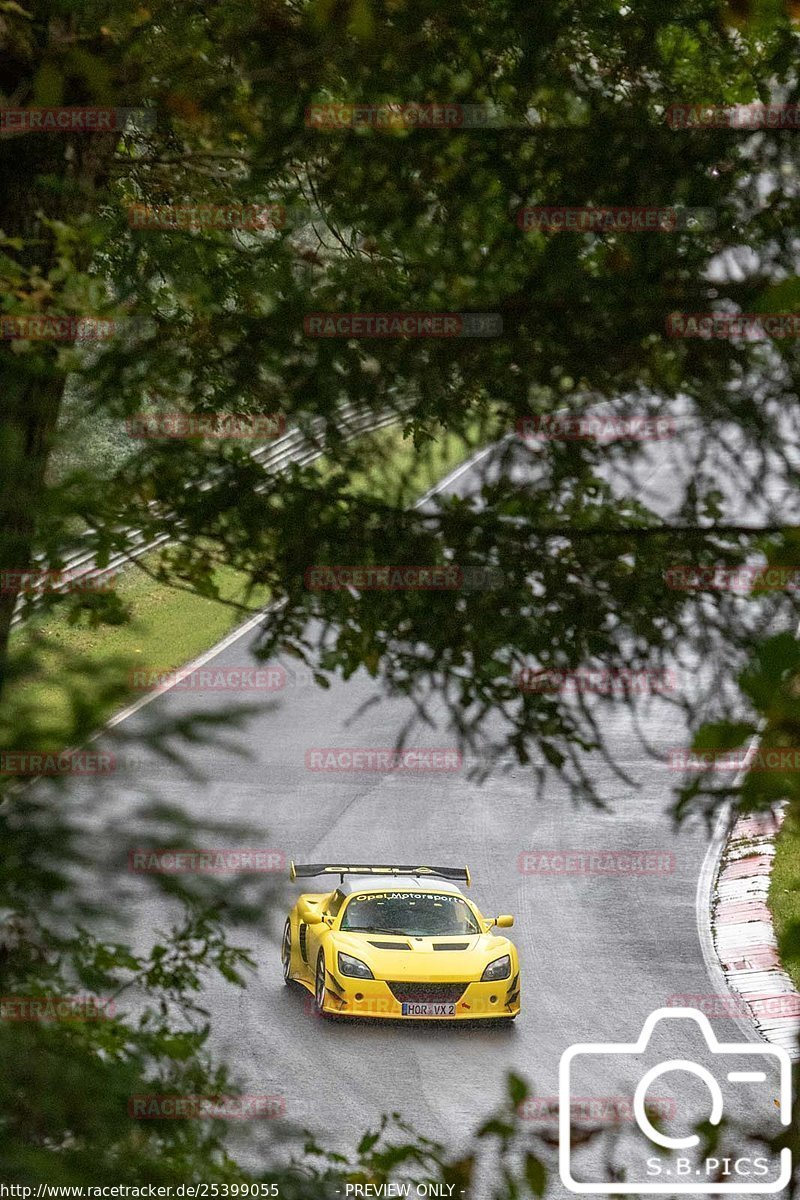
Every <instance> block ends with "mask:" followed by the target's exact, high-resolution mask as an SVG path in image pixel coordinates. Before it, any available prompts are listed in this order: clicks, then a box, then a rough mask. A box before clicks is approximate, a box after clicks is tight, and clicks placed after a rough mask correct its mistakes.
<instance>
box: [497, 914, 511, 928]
mask: <svg viewBox="0 0 800 1200" xmlns="http://www.w3.org/2000/svg"><path fill="white" fill-rule="evenodd" d="M494 923H495V925H496V926H497V928H498V929H510V928H511V926H512V925H513V924H514V918H513V917H512V916H509V915H505V916H502V917H495V921H494Z"/></svg>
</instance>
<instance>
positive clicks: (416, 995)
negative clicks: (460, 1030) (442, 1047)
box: [324, 971, 520, 1021]
mask: <svg viewBox="0 0 800 1200" xmlns="http://www.w3.org/2000/svg"><path fill="white" fill-rule="evenodd" d="M456 992H459V993H460V994H459V995H458V998H456V995H455V993H456ZM404 1001H405V1002H406V1003H407V1004H411V1005H412V1006H413V1005H414V1004H415V1003H420V1002H421V1003H434V1004H436V1003H437V1002H439V1003H447V1002H449V1003H453V1004H454V1011H453V1012H452V1014H450V1013H448V1015H446V1016H438V1015H437V1016H429V1015H420V1014H418V1013H416V1012H414V1011H411V1012H406V1013H404V1011H403V1003H404ZM324 1011H325V1012H326V1013H330V1014H331V1015H332V1016H333V1015H335V1016H342V1017H374V1018H378V1019H381V1020H390V1021H393V1020H400V1021H409V1020H424V1021H443V1020H444V1021H448V1020H450V1021H485V1020H487V1019H488V1020H491V1019H493V1018H505V1019H506V1020H508V1019H509V1018H510V1017H516V1016H517V1014H518V1013H519V1011H520V981H519V974H518V973H516V974H515V975H513V976H512V977H511V978H510V979H502V980H497V981H495V982H490V983H481V982H476V981H465V982H463V983H458V984H453V983H449V984H436V983H422V982H418V983H410V982H407V981H405V980H404V981H392V982H391V983H390V982H388V981H385V980H382V979H354V978H351V977H350V976H340V975H339V974H338V973H337V974H336V975H334V974H333V973H332V972H331V971H328V979H327V987H326V995H325V1006H324Z"/></svg>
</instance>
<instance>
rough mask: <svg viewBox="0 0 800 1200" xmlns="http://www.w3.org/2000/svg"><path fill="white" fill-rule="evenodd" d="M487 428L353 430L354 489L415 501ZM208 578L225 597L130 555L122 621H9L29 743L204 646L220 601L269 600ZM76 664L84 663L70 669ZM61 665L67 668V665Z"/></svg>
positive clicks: (223, 606)
mask: <svg viewBox="0 0 800 1200" xmlns="http://www.w3.org/2000/svg"><path fill="white" fill-rule="evenodd" d="M493 432H494V431H493V430H487V431H486V432H485V433H484V434H483V435H481V434H480V432H479V431H478V429H477V427H475V428H473V429H472V430H471V431H470V433H469V434H468V435H467V438H466V439H464V438H462V437H459V436H457V435H455V434H445V435H443V436H442V437H441V438H439V439H437V440H436V441H434V442H428V443H426V444H425V445H424V446H423V447H422V448H421V449H419V450H417V449H415V447H414V445H413V443H412V441H411V439H410V438H404V437H403V434H402V430H401V429H400V428H399V427H397V426H392V427H389V428H386V429H382V430H378V431H377V432H376V433H374V434H368V435H365V436H364V437H363V438H361V439H360V440H359V455H360V458H361V461H362V462H363V463H365V464H366V465H365V467H364V469H363V470H359V471H358V472H357V473H356V474H355V475H354V476H353V477H352V480H351V484H350V490H351V491H352V492H353V493H354V494H357V493H360V494H364V493H371V494H373V495H375V496H377V497H380V498H383V499H386V500H392V501H397V500H398V498H402V500H404V501H405V502H406V503H411V502H413V500H414V499H415V498H416V497H418V496H421V495H423V494H424V493H425V492H426V491H427V490H428V489H429V488H430V487H432V486H433V485H434V484H435V483H436V482H437V481H438V480H440V479H441V478H443V476H444V475H446V474H447V473H448V472H449V471H450V470H452V469H453V468H454V467H455V466H457V465H458V464H459V463H460V462H462V461H463V460H464V459H465V458H467V457H468V456H469V454H470V453H471V452H472V450H473V449H474V448H475V446H477V445H480V444H481V442H483V441H487V440H489V438H490V436H491V434H492V433H493ZM318 469H319V471H320V474H321V476H322V477H323V478H324V477H325V476H326V475H327V474H328V473H329V472H330V471H331V470H332V469H333V468H332V466H331V464H329V463H326V461H325V460H324V459H320V460H319V463H318ZM143 562H144V563H145V564H147V562H148V559H147V558H145V559H144V560H143ZM214 582H215V583H216V585H217V587H218V589H219V593H220V596H221V597H222V598H223V599H222V600H215V599H207V598H205V597H202V596H198V595H195V594H194V593H190V592H187V591H185V590H184V589H183V588H180V587H172V586H169V585H167V584H164V583H160V582H157V581H155V580H153V579H151V578H150V576H149V575H147V574H146V573H145V572H144V571H143V570H141V568H139V567H137V566H135V565H133V566H130V567H128V568H126V569H125V570H123V571H122V572H121V573H120V575H119V577H118V580H117V585H116V589H115V591H116V594H117V595H118V597H119V599H120V601H121V602H122V603H123V604H124V605H125V607H126V608H127V609H128V610H129V612H130V620H129V621H127V622H126V623H124V624H119V625H107V624H104V625H97V626H94V627H90V626H87V625H71V624H69V623H68V621H67V619H66V616H65V615H64V614H63V613H62V612H61V611H60V610H59V609H58V608H56V609H55V610H53V611H52V612H51V613H49V614H47V615H46V616H41V617H35V618H34V619H33V620H32V621H30V622H28V623H27V624H26V625H25V626H23V627H21V628H18V629H17V630H15V631H14V633H13V634H12V641H11V654H12V662H13V660H14V659H15V658H16V660H17V661H19V662H20V663H21V661H22V659H23V657H24V656H25V655H26V654H27V653H28V651H29V650H30V648H31V646H32V645H33V644H34V643H35V645H36V654H37V661H38V668H37V671H36V674H35V675H33V676H30V675H28V676H27V677H26V678H25V682H24V684H20V685H19V686H18V687H16V688H10V689H9V692H10V693H11V696H10V699H11V701H12V707H13V706H14V705H17V706H19V709H20V711H24V714H25V719H26V725H28V726H32V727H33V733H32V736H33V739H34V743H35V744H36V745H38V746H40V747H42V748H45V747H46V748H53V749H57V748H59V747H60V746H63V744H64V742H63V731H64V730H65V729H70V728H73V727H74V725H75V717H76V711H77V710H79V709H80V707H81V706H86V707H87V708H88V707H90V706H91V707H92V711H93V712H94V711H96V721H97V724H100V723H102V721H103V720H106V719H108V717H110V716H111V715H112V714H113V713H114V711H116V710H117V709H119V708H120V707H121V706H122V705H123V704H124V703H126V702H128V701H129V700H130V699H131V698H132V697H133V696H134V695H138V694H139V693H134V691H133V690H132V689H131V687H130V685H129V675H130V671H131V669H132V668H133V667H135V666H136V665H142V666H146V667H157V668H159V669H160V670H164V671H168V670H172V669H174V668H176V667H179V666H182V665H183V664H184V663H186V662H189V661H190V660H191V659H193V658H196V657H197V656H198V655H200V654H202V653H203V652H204V651H205V650H208V649H210V647H212V646H213V645H215V643H216V642H218V641H219V640H220V639H221V638H223V637H224V636H225V635H226V634H227V633H229V632H230V631H231V630H232V629H234V628H235V627H236V626H237V625H239V624H240V623H241V622H242V619H243V615H242V612H241V609H238V608H235V607H232V606H231V605H230V603H225V602H224V601H236V602H239V603H247V605H248V607H250V608H261V607H263V606H264V605H265V604H266V603H267V602H268V601H269V595H268V594H267V592H266V590H265V589H262V590H261V592H260V593H256V594H255V595H252V594H251V595H249V596H248V595H247V584H248V580H247V577H246V576H245V575H244V574H242V573H241V572H238V571H235V570H233V569H231V568H228V567H221V568H219V569H217V571H216V572H215V575H214ZM76 664H80V670H75V669H74V668H75V666H76ZM67 665H70V666H71V667H72V668H73V669H71V670H67V669H66V668H67ZM67 677H68V678H69V687H67V686H66V678H67ZM14 693H16V694H14Z"/></svg>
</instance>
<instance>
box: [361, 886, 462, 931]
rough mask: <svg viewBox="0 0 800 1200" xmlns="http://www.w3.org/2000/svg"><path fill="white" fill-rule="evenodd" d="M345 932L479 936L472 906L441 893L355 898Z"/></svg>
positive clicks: (369, 894) (377, 895)
mask: <svg viewBox="0 0 800 1200" xmlns="http://www.w3.org/2000/svg"><path fill="white" fill-rule="evenodd" d="M340 928H342V929H347V930H350V932H351V933H401V934H407V935H408V936H409V937H441V936H445V937H447V936H449V935H451V934H461V935H462V936H463V935H464V934H474V933H480V929H479V927H478V922H477V921H476V920H475V917H474V916H473V915H472V911H471V909H470V907H469V905H468V904H467V903H466V902H465V901H464V900H462V899H461V897H460V896H450V895H446V894H443V893H441V892H370V893H368V894H366V895H363V896H353V898H352V899H351V901H350V903H349V904H348V906H347V908H346V909H345V912H344V916H343V917H342V924H341V927H340Z"/></svg>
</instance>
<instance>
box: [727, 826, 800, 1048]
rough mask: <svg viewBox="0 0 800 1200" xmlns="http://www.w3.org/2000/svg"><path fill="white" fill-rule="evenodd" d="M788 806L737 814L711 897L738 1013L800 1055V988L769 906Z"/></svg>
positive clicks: (766, 1037)
mask: <svg viewBox="0 0 800 1200" xmlns="http://www.w3.org/2000/svg"><path fill="white" fill-rule="evenodd" d="M783 815H784V813H783V809H782V808H780V809H776V810H775V811H774V812H771V813H751V814H749V815H747V816H741V817H738V818H737V819H736V821H735V823H734V825H733V829H732V830H731V833H730V836H729V838H728V841H727V844H726V846H725V849H724V851H723V855H722V860H721V863H720V868H719V871H718V873H717V878H716V882H715V885H714V890H713V896H712V903H711V928H712V935H713V939H714V947H715V949H716V952H717V956H718V958H719V960H720V963H721V965H722V970H723V972H724V975H725V978H726V980H727V983H728V987H729V988H730V989H731V991H732V992H733V994H734V997H735V998H736V999H735V1004H736V1009H737V1013H740V1014H741V1015H743V1016H747V1015H749V1016H750V1017H751V1019H752V1020H753V1021H754V1022H755V1025H756V1028H757V1029H758V1030H759V1032H760V1033H761V1036H762V1037H763V1038H765V1040H766V1041H768V1042H774V1043H775V1045H778V1046H783V1048H784V1049H785V1050H787V1051H788V1053H789V1054H790V1055H791V1057H792V1058H795V1059H797V1058H800V1050H798V1033H800V993H798V992H797V991H796V989H795V987H794V984H793V983H792V981H791V979H790V978H789V976H788V975H787V974H786V972H785V971H784V969H783V968H782V967H781V964H780V958H779V956H778V943H777V939H776V937H775V931H774V929H773V927H772V914H771V913H770V911H769V908H768V906H767V895H768V893H769V878H770V874H771V872H772V864H773V860H774V858H775V837H776V835H777V833H778V830H779V829H780V827H781V823H782V821H783Z"/></svg>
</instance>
